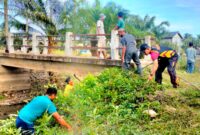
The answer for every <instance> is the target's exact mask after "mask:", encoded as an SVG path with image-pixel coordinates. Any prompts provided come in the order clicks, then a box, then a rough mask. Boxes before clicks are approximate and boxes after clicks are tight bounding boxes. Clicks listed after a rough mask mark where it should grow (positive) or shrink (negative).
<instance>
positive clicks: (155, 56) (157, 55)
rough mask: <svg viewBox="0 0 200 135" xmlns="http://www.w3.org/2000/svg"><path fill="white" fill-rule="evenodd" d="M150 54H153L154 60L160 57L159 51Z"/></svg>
mask: <svg viewBox="0 0 200 135" xmlns="http://www.w3.org/2000/svg"><path fill="white" fill-rule="evenodd" d="M150 56H151V59H152V60H153V61H154V60H157V59H158V57H159V52H157V51H153V52H151V53H150Z"/></svg>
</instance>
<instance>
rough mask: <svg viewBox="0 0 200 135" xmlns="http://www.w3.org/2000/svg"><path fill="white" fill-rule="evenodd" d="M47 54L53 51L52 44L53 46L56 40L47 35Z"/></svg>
mask: <svg viewBox="0 0 200 135" xmlns="http://www.w3.org/2000/svg"><path fill="white" fill-rule="evenodd" d="M48 42H49V43H48V47H49V48H48V54H51V53H52V52H53V48H52V47H53V46H55V44H56V42H55V40H54V37H52V36H48Z"/></svg>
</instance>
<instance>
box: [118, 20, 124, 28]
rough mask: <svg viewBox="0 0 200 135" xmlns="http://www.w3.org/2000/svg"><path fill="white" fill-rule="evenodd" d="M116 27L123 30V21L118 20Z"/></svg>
mask: <svg viewBox="0 0 200 135" xmlns="http://www.w3.org/2000/svg"><path fill="white" fill-rule="evenodd" d="M117 27H118V29H121V28H122V29H125V23H124V20H123V19H122V18H120V19H119V20H118V22H117Z"/></svg>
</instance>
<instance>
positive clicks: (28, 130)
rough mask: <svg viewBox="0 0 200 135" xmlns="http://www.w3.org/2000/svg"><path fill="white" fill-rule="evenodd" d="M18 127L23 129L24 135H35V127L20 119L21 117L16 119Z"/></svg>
mask: <svg viewBox="0 0 200 135" xmlns="http://www.w3.org/2000/svg"><path fill="white" fill-rule="evenodd" d="M16 127H17V128H21V134H22V135H32V134H34V125H33V124H28V123H26V122H24V121H23V120H22V119H20V118H19V116H18V117H17V119H16Z"/></svg>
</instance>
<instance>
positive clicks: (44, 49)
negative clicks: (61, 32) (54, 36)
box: [42, 37, 48, 55]
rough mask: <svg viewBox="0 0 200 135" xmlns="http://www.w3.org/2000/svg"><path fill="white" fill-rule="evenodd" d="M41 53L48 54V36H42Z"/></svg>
mask: <svg viewBox="0 0 200 135" xmlns="http://www.w3.org/2000/svg"><path fill="white" fill-rule="evenodd" d="M42 54H44V55H47V54H48V38H47V37H45V38H44V48H43V53H42Z"/></svg>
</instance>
